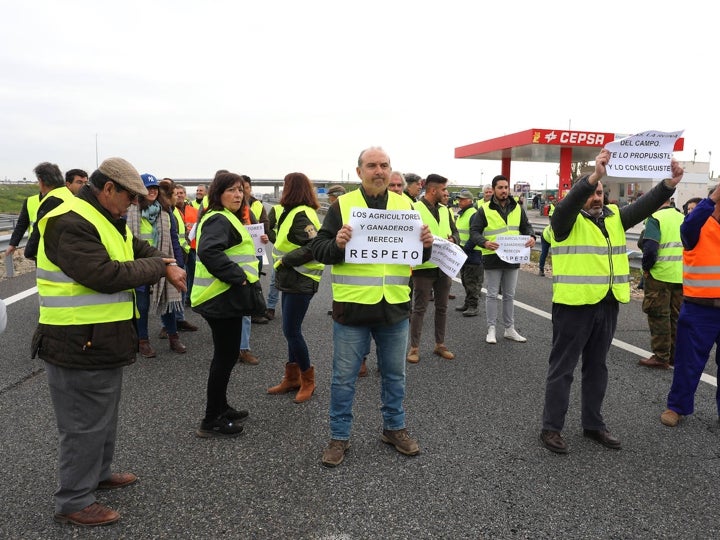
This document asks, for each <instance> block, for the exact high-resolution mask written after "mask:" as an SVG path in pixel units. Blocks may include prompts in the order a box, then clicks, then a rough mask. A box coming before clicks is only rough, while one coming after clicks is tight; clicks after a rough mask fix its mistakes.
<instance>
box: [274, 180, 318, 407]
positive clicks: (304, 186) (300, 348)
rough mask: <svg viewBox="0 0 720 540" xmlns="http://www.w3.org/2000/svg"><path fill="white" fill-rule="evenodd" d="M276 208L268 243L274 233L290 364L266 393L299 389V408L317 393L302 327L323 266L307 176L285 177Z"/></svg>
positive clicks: (277, 284)
mask: <svg viewBox="0 0 720 540" xmlns="http://www.w3.org/2000/svg"><path fill="white" fill-rule="evenodd" d="M280 206H281V207H282V214H281V215H280V218H279V219H278V222H277V236H276V238H272V235H274V232H273V231H271V233H270V235H269V236H270V240H271V241H272V242H273V244H274V246H273V251H272V255H273V262H274V267H275V287H277V289H278V290H279V291H281V292H282V298H281V305H282V325H283V335H284V336H285V339H286V340H287V344H288V360H287V362H286V364H285V376H284V377H283V379H282V381H281V382H280V384H278V385H276V386H273V387H271V388H268V393H269V394H285V393H287V392H290V391H292V390H297V389H298V388H299V389H300V390H299V391H298V393H297V394H296V396H295V403H302V402H304V401H308V400H309V399H310V398H311V397H312V395H313V392H314V391H315V367H314V366H313V365H311V364H310V354H309V352H308V347H307V343H306V342H305V338H304V337H303V334H302V323H303V320H304V319H305V314H306V313H307V310H308V307H309V306H310V300H312V297H313V296H314V295H315V293H316V292H317V290H318V286H319V284H320V278H321V277H322V273H323V268H324V267H325V265H323V264H322V263H319V262H317V261H315V260H314V259H313V255H312V252H311V251H310V242H312V240H313V239H314V238H315V237H316V236H317V231H318V230H319V229H320V220H319V219H318V217H317V209H318V208H319V207H320V205H319V204H318V201H317V198H316V196H315V191H314V189H313V186H312V184H311V183H310V180H309V179H308V177H307V176H305V175H304V174H303V173H299V172H295V173H290V174H288V175H287V176H286V177H285V184H284V186H283V194H282V198H281V199H280Z"/></svg>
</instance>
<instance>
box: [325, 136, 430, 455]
mask: <svg viewBox="0 0 720 540" xmlns="http://www.w3.org/2000/svg"><path fill="white" fill-rule="evenodd" d="M356 172H357V175H358V177H359V178H360V180H361V181H362V184H361V186H360V188H359V189H356V190H354V191H351V192H349V193H347V194H345V195H341V196H340V198H339V199H338V200H337V201H336V202H335V203H334V204H333V205H332V206H331V207H330V208H329V209H328V213H327V215H326V216H325V220H324V221H323V225H322V228H321V229H320V231H319V232H318V235H317V237H316V238H315V240H314V241H313V242H312V252H313V257H314V258H315V260H317V261H318V262H322V263H324V264H331V265H333V266H332V289H333V320H334V324H333V372H332V384H331V386H330V432H331V437H332V438H331V440H330V443H329V444H328V446H327V448H325V450H324V451H323V455H322V463H323V465H325V466H327V467H336V466H337V465H339V464H340V463H342V461H343V459H344V457H345V452H347V450H348V448H349V447H350V443H349V439H350V431H351V429H352V421H353V413H352V407H353V401H354V399H355V384H356V382H357V377H358V373H359V371H360V365H361V364H362V359H363V355H364V354H365V353H366V352H367V345H368V343H369V342H370V339H371V338H373V339H374V340H375V347H376V350H377V359H378V367H379V369H380V376H381V378H382V388H383V391H382V393H381V399H382V402H383V404H382V409H381V411H382V415H383V434H382V437H381V438H382V440H383V441H384V442H386V443H388V444H392V445H393V446H394V447H395V449H396V450H397V451H398V452H400V453H402V454H405V455H415V454H417V453H418V452H420V447H419V446H418V444H417V441H416V440H415V439H413V438H412V437H411V436H410V435H409V433H408V431H407V429H406V427H405V409H404V407H403V400H404V398H405V358H404V355H405V347H406V344H407V336H408V326H409V325H408V317H409V316H410V288H409V286H408V285H407V283H408V281H409V279H410V266H408V265H404V264H403V265H401V264H354V263H346V262H345V246H346V245H347V243H348V241H349V240H350V238H351V237H352V227H350V225H349V224H348V221H349V218H350V209H351V208H353V207H365V208H372V209H381V210H410V209H411V206H410V203H409V202H408V201H407V200H406V199H403V198H402V197H400V196H398V195H397V194H396V193H392V192H389V191H388V189H387V185H388V183H389V182H390V173H391V172H392V168H391V166H390V158H389V157H388V155H387V154H386V153H385V151H384V150H383V149H382V148H378V147H372V148H368V149H366V150H363V151H362V152H361V153H360V156H359V157H358V166H357V169H356ZM421 240H422V243H423V247H424V248H425V249H424V250H423V260H427V259H428V258H430V250H431V248H432V241H433V238H432V234H431V233H430V230H429V229H428V228H427V227H426V226H423V229H422V233H421ZM353 282H354V283H353ZM360 282H362V283H360ZM358 290H361V291H362V293H361V294H357V292H358Z"/></svg>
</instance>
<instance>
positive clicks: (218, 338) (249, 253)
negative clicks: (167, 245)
mask: <svg viewBox="0 0 720 540" xmlns="http://www.w3.org/2000/svg"><path fill="white" fill-rule="evenodd" d="M243 197H244V194H243V179H242V178H241V177H240V176H239V175H237V174H234V173H229V172H222V173H219V174H217V175H216V176H215V179H214V180H213V181H212V183H211V184H210V188H209V190H208V207H207V210H206V211H205V212H204V213H203V215H202V218H201V220H200V224H199V226H198V230H197V236H196V238H197V256H198V259H197V265H196V267H195V282H194V284H193V290H192V298H191V304H192V306H193V309H194V310H195V311H196V312H198V313H199V314H200V315H202V317H203V318H204V319H205V320H206V321H207V323H208V325H209V326H210V330H211V331H212V339H213V358H212V362H211V364H210V373H209V374H208V381H207V404H206V406H205V417H204V418H203V419H202V421H201V422H200V428H199V429H198V430H197V436H198V437H233V436H236V435H239V434H240V433H241V432H242V430H243V427H242V425H240V422H241V421H242V420H244V419H245V418H247V416H248V411H246V410H236V409H234V408H233V407H231V406H230V405H229V404H228V401H227V387H228V383H229V382H230V374H231V373H232V370H233V367H234V366H235V363H236V362H237V358H238V350H239V349H240V339H241V334H242V318H243V315H244V314H245V313H246V312H247V308H248V306H247V305H244V303H243V296H242V294H241V289H240V288H241V287H243V286H247V285H249V284H254V283H256V282H257V280H258V277H259V272H258V260H257V257H256V256H255V244H254V243H253V240H252V238H251V236H250V234H249V233H248V231H247V229H246V228H245V226H244V225H243V223H242V217H241V215H240V211H241V207H242V204H243Z"/></svg>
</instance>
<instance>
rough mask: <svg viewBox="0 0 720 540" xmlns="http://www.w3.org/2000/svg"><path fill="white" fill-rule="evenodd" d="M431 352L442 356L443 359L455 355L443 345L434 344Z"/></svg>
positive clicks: (451, 357) (449, 358)
mask: <svg viewBox="0 0 720 540" xmlns="http://www.w3.org/2000/svg"><path fill="white" fill-rule="evenodd" d="M433 354H437V355H438V356H439V357H440V358H444V359H445V360H452V359H453V358H455V355H454V354H453V353H451V352H450V351H449V350H448V348H447V347H446V346H445V345H435V350H434V351H433Z"/></svg>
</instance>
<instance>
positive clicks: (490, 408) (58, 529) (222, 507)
mask: <svg viewBox="0 0 720 540" xmlns="http://www.w3.org/2000/svg"><path fill="white" fill-rule="evenodd" d="M326 277H327V276H326ZM264 280H265V282H264V283H265V284H266V283H267V277H266V278H264ZM32 286H33V278H32V275H23V276H19V277H15V278H13V279H11V280H5V281H2V282H0V297H2V298H8V297H12V296H13V295H15V294H18V293H21V292H22V291H24V290H26V289H28V288H30V287H32ZM453 292H454V293H455V294H456V295H458V299H457V300H456V301H451V306H454V305H457V304H458V303H459V302H461V301H462V288H461V286H460V285H459V284H455V285H454V286H453ZM550 297H551V282H550V279H547V278H541V277H539V276H536V275H534V274H531V273H529V272H523V273H521V276H520V280H519V285H518V292H517V297H516V300H517V306H516V326H517V328H518V330H519V331H520V332H521V333H522V334H524V335H525V336H527V337H528V342H527V343H525V344H518V343H513V342H510V341H507V340H500V343H498V344H497V345H487V344H486V343H485V342H484V335H485V322H484V316H480V317H476V318H472V319H467V318H463V317H462V316H460V314H459V313H458V312H455V311H454V310H453V311H451V313H450V316H449V323H448V339H447V344H448V346H449V347H450V349H451V350H452V351H454V352H455V353H456V355H457V357H456V359H455V360H453V361H446V360H440V359H439V358H437V357H433V356H432V354H431V351H432V345H433V344H432V330H431V328H432V320H431V317H432V309H431V310H430V312H429V316H428V317H426V321H425V332H424V335H423V343H422V348H421V361H420V363H419V364H417V365H412V366H408V392H407V399H406V408H407V421H408V426H409V428H410V430H411V432H412V433H413V434H414V435H415V436H417V437H418V438H419V442H420V445H421V449H422V453H421V454H420V455H418V456H416V457H406V456H402V455H400V454H398V453H397V452H395V451H394V450H393V449H392V448H391V447H389V446H388V445H385V444H383V443H382V442H381V441H380V432H381V429H382V423H381V417H380V411H379V403H380V402H379V376H378V374H377V372H376V370H375V367H374V358H373V357H371V360H370V367H371V369H370V375H369V376H368V377H367V378H365V379H361V380H360V381H359V383H358V392H357V397H356V404H355V414H356V419H355V425H354V429H353V435H352V439H351V442H352V448H351V449H350V451H349V453H348V454H347V457H346V459H345V462H344V463H343V464H342V465H341V466H340V467H338V468H336V469H327V468H325V467H323V466H322V465H321V464H320V453H321V451H322V448H323V447H324V446H325V444H326V443H327V440H328V438H329V431H328V420H327V409H328V401H329V382H330V369H331V350H332V337H331V334H332V332H331V320H330V317H328V315H327V314H326V312H327V309H328V307H329V306H330V303H331V302H330V294H329V281H328V280H327V279H323V282H322V283H321V287H320V292H319V293H318V294H317V296H316V297H315V298H314V299H313V301H312V304H311V310H310V312H309V313H308V315H307V319H306V321H305V325H304V329H305V334H306V338H307V340H308V343H309V347H310V351H311V356H312V358H313V361H314V363H315V365H316V370H317V371H316V373H317V379H318V388H317V391H316V393H315V395H314V397H313V399H312V400H311V401H310V402H308V403H305V404H301V405H296V404H294V403H293V402H292V395H291V394H290V395H286V396H270V395H268V394H266V392H265V389H266V388H267V387H268V386H271V385H273V384H276V383H277V382H278V381H279V380H280V378H281V375H282V371H283V365H284V362H285V359H286V351H285V342H284V339H283V336H282V331H281V325H280V321H279V320H275V321H273V322H271V323H270V324H268V325H264V326H259V325H254V326H253V334H252V339H251V345H252V348H253V350H254V351H255V353H256V354H258V356H259V357H260V360H261V363H260V365H258V366H254V367H253V366H246V365H238V366H237V368H236V369H235V371H234V372H233V376H232V379H231V384H230V388H229V394H230V396H231V403H232V404H233V405H235V406H236V407H243V408H248V409H249V410H250V411H251V417H250V419H249V421H248V422H247V423H246V427H245V432H244V433H243V434H242V436H240V437H239V438H237V439H233V440H202V439H198V438H196V437H195V436H194V434H193V433H194V429H195V428H196V426H197V424H198V422H199V420H200V417H201V415H202V412H203V407H204V392H205V381H206V377H207V370H208V364H209V359H210V356H211V344H210V332H209V329H208V327H207V325H206V323H205V322H204V321H202V319H201V318H200V317H198V316H197V315H195V314H193V313H190V314H188V318H189V319H190V320H192V321H193V322H195V323H197V324H199V325H200V327H201V330H200V331H199V332H196V333H186V334H183V341H184V342H185V344H186V345H187V346H188V351H189V352H188V354H186V355H175V354H173V353H171V352H170V351H169V350H167V342H166V341H160V340H158V339H155V340H153V341H154V345H155V346H156V347H157V348H158V350H159V353H160V354H159V356H158V358H155V359H151V360H146V359H140V360H138V362H136V363H135V364H134V365H133V366H131V367H129V368H127V369H126V371H125V381H124V389H123V392H124V394H123V400H122V406H121V415H120V420H121V425H120V434H119V444H118V448H117V452H116V459H115V466H116V469H117V470H129V471H133V472H135V473H137V474H138V475H139V476H140V481H139V482H138V483H137V484H136V485H134V486H131V487H129V488H126V489H124V490H119V491H117V492H103V493H100V494H99V497H98V499H99V501H100V502H102V503H105V504H108V505H109V506H111V507H113V508H115V509H117V510H118V511H120V512H121V514H122V516H123V517H122V519H121V521H120V522H119V523H117V524H115V525H113V526H110V527H105V528H99V529H93V530H78V529H75V528H72V527H69V526H60V525H57V524H55V523H54V522H53V520H52V513H53V505H52V493H53V491H54V488H55V485H56V479H55V466H56V450H57V442H56V439H57V434H56V429H55V424H54V415H53V411H52V407H51V405H50V400H49V393H48V389H47V381H46V376H45V372H44V369H43V365H42V362H40V361H38V360H30V359H29V352H28V351H29V343H30V337H31V334H32V331H33V329H34V327H35V324H36V320H37V296H36V295H31V296H28V297H27V298H25V299H22V300H19V301H16V302H14V303H12V304H11V305H10V306H9V308H8V312H9V326H8V329H7V331H6V333H5V334H3V335H2V336H0V345H1V347H0V351H1V352H0V358H1V361H0V365H1V366H2V369H1V370H0V419H1V420H0V455H1V456H2V457H3V459H2V460H0V478H2V479H3V481H2V482H1V483H0V500H2V512H0V537H2V538H32V539H35V538H43V539H54V538H68V537H83V538H258V539H266V538H268V539H270V538H300V539H331V538H339V539H366V538H398V539H405V538H418V539H425V538H428V539H429V538H533V539H535V538H672V539H676V538H716V537H718V535H719V534H720V519H718V518H719V517H720V510H718V505H717V501H716V500H714V499H713V498H712V497H713V493H717V478H718V474H719V473H720V470H719V469H720V459H719V455H718V454H719V453H720V451H719V444H718V442H719V439H720V433H719V428H718V418H717V412H716V410H715V403H714V395H715V391H716V387H715V386H713V385H712V384H708V383H705V382H702V383H701V384H700V388H699V390H698V393H697V412H696V414H695V415H694V416H693V417H691V418H689V419H686V420H684V421H683V422H682V423H681V426H680V427H679V428H676V429H671V428H667V427H664V426H662V425H661V424H660V421H659V415H660V413H661V412H662V410H663V409H664V401H665V397H666V395H667V390H668V388H669V384H670V380H671V373H670V372H656V371H651V370H648V369H645V368H641V367H639V366H638V365H637V361H638V359H639V358H640V357H641V356H642V355H645V354H649V353H647V351H646V349H647V347H648V332H647V329H646V322H645V319H644V316H643V314H642V312H641V309H640V302H639V301H637V300H633V301H632V302H631V303H630V304H629V305H626V306H623V307H622V308H621V311H620V323H619V325H618V332H617V335H616V339H617V340H618V342H617V343H618V345H619V346H615V347H613V348H612V351H611V355H610V359H609V370H610V384H609V389H608V395H607V398H606V401H605V410H604V413H605V417H606V420H607V422H608V425H609V426H610V428H611V429H612V431H613V432H614V433H615V434H616V435H617V436H619V437H620V438H621V440H622V441H623V449H622V450H620V451H612V450H608V449H605V448H603V447H601V446H599V445H597V444H596V443H593V442H591V441H588V440H586V439H584V438H583V437H582V431H581V428H580V422H579V371H578V372H576V374H577V376H578V380H577V381H576V382H577V384H576V385H575V386H574V388H573V395H572V399H571V405H570V411H569V414H568V418H567V423H566V429H565V436H566V440H567V442H568V444H569V446H570V454H568V455H566V456H559V455H555V454H552V453H550V452H548V451H547V450H545V449H544V448H542V447H541V446H540V444H539V442H538V433H539V429H540V417H541V412H542V402H543V391H544V377H545V370H546V363H547V358H548V354H549V351H550V344H551V324H550V320H549V315H548V312H549V310H550ZM158 328H159V321H158V318H153V319H152V320H151V329H152V330H151V331H152V335H156V333H157V331H158ZM620 342H624V344H623V343H620ZM625 344H627V345H625ZM628 349H630V350H628ZM632 351H635V352H632ZM709 374H710V375H713V376H714V375H715V373H714V366H713V368H712V371H711V372H709Z"/></svg>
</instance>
